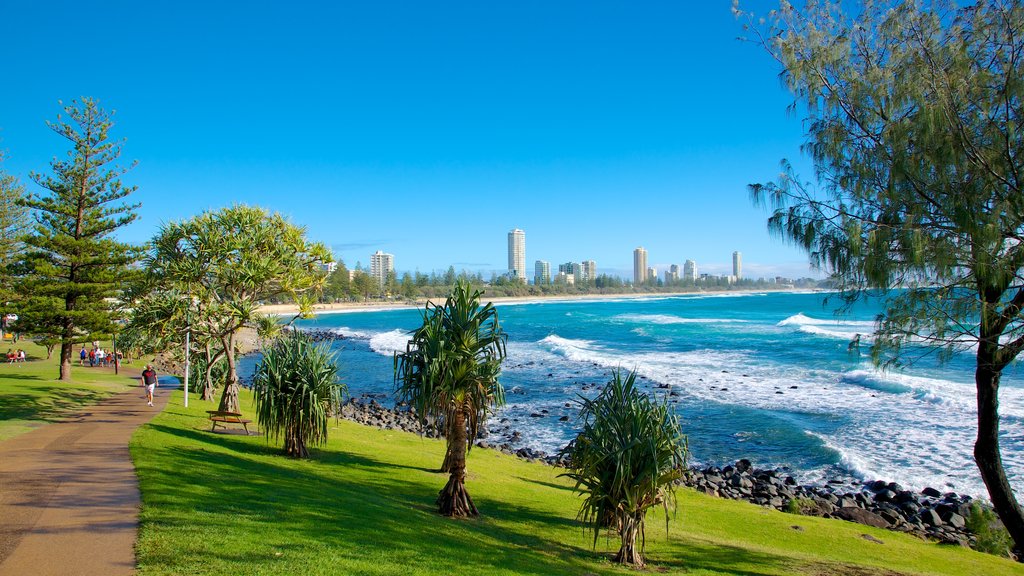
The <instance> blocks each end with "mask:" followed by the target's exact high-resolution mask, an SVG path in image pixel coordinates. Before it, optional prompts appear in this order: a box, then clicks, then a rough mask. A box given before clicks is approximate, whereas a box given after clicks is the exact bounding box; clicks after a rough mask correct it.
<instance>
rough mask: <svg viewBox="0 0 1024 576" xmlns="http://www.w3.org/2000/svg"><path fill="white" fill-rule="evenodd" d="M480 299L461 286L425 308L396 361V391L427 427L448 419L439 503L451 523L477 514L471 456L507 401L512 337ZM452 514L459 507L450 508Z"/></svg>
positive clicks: (475, 291) (457, 286) (490, 306)
mask: <svg viewBox="0 0 1024 576" xmlns="http://www.w3.org/2000/svg"><path fill="white" fill-rule="evenodd" d="M480 296H481V292H480V291H479V290H473V289H472V288H471V287H470V285H469V283H468V282H464V281H459V282H457V283H456V284H455V286H454V289H453V292H452V294H451V295H450V296H448V298H447V300H445V303H444V305H443V306H438V305H436V304H432V303H428V304H427V306H426V309H425V310H424V312H423V325H422V326H420V327H419V328H417V329H416V331H415V332H413V334H412V339H410V340H409V343H408V345H407V346H406V351H405V352H403V353H396V354H395V392H396V395H397V396H398V398H399V400H401V401H404V402H408V403H409V405H411V406H413V407H414V408H415V409H416V413H417V415H418V416H419V417H420V418H421V419H422V420H424V421H426V420H427V419H428V418H436V419H441V420H444V422H445V430H446V437H447V440H448V454H449V458H446V464H447V465H448V467H449V470H450V472H451V477H450V479H449V483H448V486H446V487H445V489H444V490H442V495H441V497H440V498H439V501H438V504H439V506H440V507H441V511H442V513H444V514H446V515H452V516H464V515H475V514H476V507H475V506H474V505H473V502H472V500H471V499H470V498H469V494H467V493H465V488H464V486H463V484H464V477H465V459H466V452H467V451H468V450H469V448H470V447H471V446H472V444H471V443H467V437H468V438H470V439H472V438H476V435H477V430H478V428H479V426H480V423H481V422H483V421H484V420H485V419H486V418H487V415H488V414H489V413H490V411H491V410H492V409H493V408H495V407H497V406H501V405H502V404H504V402H505V393H504V389H503V388H502V386H501V383H500V382H498V376H499V375H500V374H501V362H502V360H504V359H505V342H506V340H507V339H508V336H507V335H506V334H505V332H504V331H502V329H501V326H500V324H499V323H498V312H497V310H496V309H495V308H494V305H493V304H491V303H489V302H488V303H487V305H486V306H483V307H481V306H480ZM453 507H454V508H453Z"/></svg>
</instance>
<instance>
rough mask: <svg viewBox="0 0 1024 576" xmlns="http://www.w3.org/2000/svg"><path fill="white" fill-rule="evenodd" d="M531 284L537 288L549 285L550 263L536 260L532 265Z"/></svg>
mask: <svg viewBox="0 0 1024 576" xmlns="http://www.w3.org/2000/svg"><path fill="white" fill-rule="evenodd" d="M533 283H534V284H536V285H537V286H541V285H544V284H550V283H551V263H550V262H546V261H544V260H537V262H535V263H534V265H533Z"/></svg>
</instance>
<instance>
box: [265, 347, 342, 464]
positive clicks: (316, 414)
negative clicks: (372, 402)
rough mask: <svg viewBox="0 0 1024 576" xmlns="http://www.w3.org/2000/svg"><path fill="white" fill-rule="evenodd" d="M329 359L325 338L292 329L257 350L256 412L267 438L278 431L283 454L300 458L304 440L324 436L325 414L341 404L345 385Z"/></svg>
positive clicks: (332, 357) (304, 452)
mask: <svg viewBox="0 0 1024 576" xmlns="http://www.w3.org/2000/svg"><path fill="white" fill-rule="evenodd" d="M335 360H336V359H335V354H333V353H332V352H331V351H330V350H329V348H328V345H327V344H316V343H314V342H313V341H312V339H310V338H309V336H307V335H305V334H302V333H301V332H298V331H292V332H291V333H290V334H287V335H285V336H283V337H281V338H279V339H278V340H277V341H276V342H274V344H273V345H272V346H271V347H270V348H268V349H266V350H264V351H263V359H262V360H260V363H259V364H258V365H257V366H256V374H255V376H254V377H253V389H254V392H255V398H256V417H257V421H258V422H259V425H260V427H261V428H262V429H263V433H264V434H265V435H266V436H267V437H268V438H270V437H273V438H274V439H275V440H276V439H277V438H279V437H281V436H284V453H285V454H286V455H288V456H291V457H293V458H306V457H308V456H309V450H308V449H307V448H306V447H307V445H318V444H323V443H325V442H327V428H328V422H329V419H330V415H331V414H337V413H338V411H339V410H340V409H341V395H342V394H343V393H344V392H345V389H346V388H345V386H344V385H343V384H342V383H341V382H339V380H338V365H337V363H336V361H335Z"/></svg>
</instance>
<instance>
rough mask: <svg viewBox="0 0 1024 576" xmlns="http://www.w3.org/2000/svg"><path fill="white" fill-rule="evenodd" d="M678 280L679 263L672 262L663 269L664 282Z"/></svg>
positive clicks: (668, 282) (669, 282)
mask: <svg viewBox="0 0 1024 576" xmlns="http://www.w3.org/2000/svg"><path fill="white" fill-rule="evenodd" d="M678 281H679V265H678V264H673V265H671V266H669V267H668V270H666V271H665V284H671V283H673V282H678Z"/></svg>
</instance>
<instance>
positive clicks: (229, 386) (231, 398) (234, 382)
mask: <svg viewBox="0 0 1024 576" xmlns="http://www.w3.org/2000/svg"><path fill="white" fill-rule="evenodd" d="M223 343H224V356H225V358H226V359H227V362H228V374H227V378H226V379H225V382H224V393H223V394H221V397H220V407H219V408H217V409H218V410H220V411H222V412H238V373H237V372H236V371H235V333H234V332H231V333H229V334H228V335H227V336H226V337H224V339H223Z"/></svg>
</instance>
